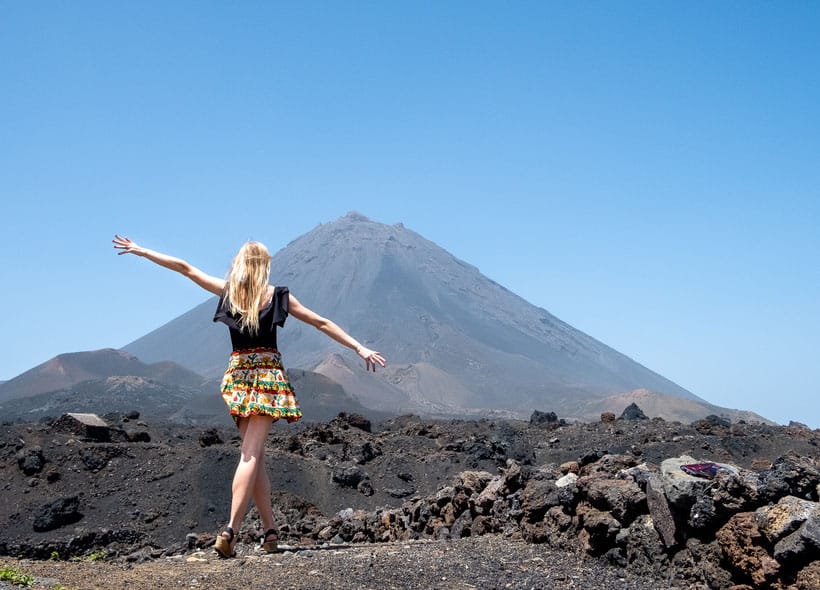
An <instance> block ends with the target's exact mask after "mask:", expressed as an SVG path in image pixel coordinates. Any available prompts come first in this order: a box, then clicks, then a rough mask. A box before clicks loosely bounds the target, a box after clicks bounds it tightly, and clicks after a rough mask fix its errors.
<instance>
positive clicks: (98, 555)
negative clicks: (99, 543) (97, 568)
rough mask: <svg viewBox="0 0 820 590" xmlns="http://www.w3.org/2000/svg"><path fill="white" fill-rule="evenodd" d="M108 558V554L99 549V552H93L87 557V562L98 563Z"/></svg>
mask: <svg viewBox="0 0 820 590" xmlns="http://www.w3.org/2000/svg"><path fill="white" fill-rule="evenodd" d="M106 557H108V552H107V551H106V550H105V549H100V550H99V551H95V552H94V553H92V554H90V555H89V556H88V561H100V560H101V559H105V558H106Z"/></svg>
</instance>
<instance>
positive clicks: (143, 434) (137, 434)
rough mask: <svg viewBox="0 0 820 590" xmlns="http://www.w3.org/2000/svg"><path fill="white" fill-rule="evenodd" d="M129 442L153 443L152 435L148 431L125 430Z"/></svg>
mask: <svg viewBox="0 0 820 590" xmlns="http://www.w3.org/2000/svg"><path fill="white" fill-rule="evenodd" d="M125 436H126V438H127V439H128V442H151V435H150V434H149V433H148V431H147V430H125Z"/></svg>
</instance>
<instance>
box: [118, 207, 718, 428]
mask: <svg viewBox="0 0 820 590" xmlns="http://www.w3.org/2000/svg"><path fill="white" fill-rule="evenodd" d="M271 276H272V281H273V282H275V283H277V284H281V285H288V286H290V287H291V291H292V293H293V294H294V295H296V296H297V297H298V298H299V299H300V301H302V303H304V304H305V305H307V306H308V307H310V308H312V309H313V310H315V311H316V312H318V313H320V314H322V315H324V316H326V317H329V318H331V319H333V320H334V321H336V323H338V324H339V325H341V326H342V327H343V328H345V329H346V330H348V331H349V332H350V333H351V334H353V335H354V336H355V337H356V338H358V339H359V340H360V341H361V342H362V343H363V344H365V345H367V346H369V347H371V348H375V349H377V350H380V351H381V352H383V353H384V354H385V356H386V357H387V358H388V359H389V360H390V362H391V365H393V366H399V367H404V368H405V369H406V370H409V368H411V367H412V368H413V370H415V371H416V373H418V374H423V375H425V378H424V379H423V380H422V381H423V385H422V386H423V387H424V389H428V390H429V389H433V390H436V391H437V392H438V393H437V394H436V395H437V397H438V399H437V402H438V403H439V404H440V405H442V406H445V407H449V408H454V409H457V408H496V409H509V410H512V411H514V412H519V413H526V412H528V411H531V409H532V408H536V407H537V408H548V409H554V410H556V411H563V412H567V413H573V412H572V410H573V409H574V408H577V406H578V404H579V403H586V402H587V401H594V400H595V399H600V398H604V397H607V396H610V395H614V394H616V393H619V392H623V391H630V390H634V389H639V388H646V389H650V390H652V391H657V392H661V393H666V394H670V395H674V396H679V397H683V398H687V399H694V400H699V398H697V397H696V396H695V395H693V394H692V393H691V392H689V391H687V390H685V389H683V388H682V387H680V386H678V385H676V384H675V383H673V382H671V381H669V380H668V379H666V378H664V377H662V376H661V375H658V374H657V373H655V372H653V371H651V370H649V369H647V368H646V367H644V366H642V365H640V364H638V363H636V362H635V361H633V360H632V359H630V358H628V357H626V356H625V355H623V354H621V353H619V352H618V351H616V350H614V349H612V348H610V347H608V346H606V345H605V344H603V343H601V342H599V341H597V340H595V339H594V338H592V337H590V336H588V335H587V334H584V333H583V332H580V331H579V330H576V329H575V328H573V327H572V326H570V325H568V324H566V323H565V322H563V321H561V320H560V319H558V318H556V317H555V316H553V315H551V314H550V313H548V312H547V311H546V310H544V309H541V308H539V307H536V306H534V305H531V304H530V303H528V302H527V301H525V300H524V299H522V298H521V297H518V296H517V295H515V294H514V293H512V292H510V291H509V290H507V289H505V288H504V287H502V286H501V285H499V284H497V283H495V282H494V281H492V280H490V279H489V278H487V277H485V276H483V275H482V274H481V273H480V272H479V271H478V269H476V268H475V267H473V266H471V265H470V264H467V263H465V262H463V261H461V260H459V259H457V258H455V257H454V256H452V255H451V254H450V253H448V252H446V251H445V250H443V249H442V248H440V247H438V246H436V245H435V244H434V243H432V242H430V241H429V240H426V239H424V238H423V237H421V236H420V235H418V234H416V233H415V232H412V231H410V230H408V229H406V228H405V227H404V226H402V225H401V224H397V225H392V226H389V225H384V224H381V223H376V222H373V221H371V220H369V219H367V218H365V217H363V216H361V215H358V214H355V213H351V214H348V215H346V216H345V217H342V218H340V219H337V220H336V221H333V222H331V223H327V224H323V225H319V226H318V227H316V228H315V229H313V230H312V231H310V232H308V233H307V234H305V235H303V236H301V237H300V238H297V239H296V240H294V241H293V242H291V243H290V244H288V246H287V247H285V248H284V249H282V250H280V251H279V252H277V253H276V254H275V255H274V256H273V261H272V264H271ZM215 305H216V299H215V298H214V299H212V300H209V301H207V302H205V303H203V304H202V305H200V306H197V307H195V308H194V309H192V310H190V311H189V312H187V313H186V314H184V315H182V316H180V317H179V318H177V319H175V320H173V321H172V322H170V323H168V324H166V325H164V326H162V327H160V328H158V329H157V330H154V331H153V332H151V333H150V334H147V335H146V336H144V337H142V338H140V339H139V340H136V341H135V342H132V343H131V344H129V345H128V346H126V347H125V348H126V350H128V351H130V352H132V353H133V354H136V355H137V356H139V357H140V358H143V359H145V360H148V361H160V360H172V361H175V362H177V363H179V364H183V365H185V366H187V367H189V368H190V369H192V370H195V371H197V372H199V373H202V374H204V375H208V376H215V375H218V374H219V373H220V372H221V371H222V370H223V368H224V365H225V362H226V358H227V354H228V351H229V345H228V338H227V333H226V332H227V330H226V328H225V327H224V326H222V325H221V324H220V325H214V324H213V323H212V321H211V319H212V317H213V312H214V307H215ZM280 343H281V346H280V348H281V349H282V351H283V354H284V358H285V363H286V365H287V366H290V367H300V368H306V369H314V368H317V370H318V371H319V372H324V371H328V376H330V377H332V378H333V379H334V380H337V381H339V382H340V383H341V384H342V386H344V388H345V389H346V390H347V391H349V392H350V393H351V394H352V395H354V396H356V395H357V393H356V390H355V388H354V387H352V385H355V383H354V382H356V383H360V379H359V378H358V377H357V378H355V379H353V378H351V379H350V380H349V381H350V382H349V383H348V382H345V381H344V379H342V380H339V373H340V371H339V370H338V362H335V364H334V362H333V361H332V360H329V359H328V357H329V355H331V354H338V355H340V356H341V357H342V358H345V359H347V364H348V365H349V366H350V367H354V366H360V365H361V363H360V362H359V361H358V360H357V359H356V357H355V355H353V354H352V353H351V352H350V351H348V350H346V349H343V348H342V347H340V346H339V345H338V344H336V343H335V342H332V341H331V340H330V339H328V338H327V337H325V336H324V335H322V334H320V333H319V332H317V331H316V330H314V329H313V328H311V327H309V326H306V325H304V324H301V323H299V322H298V321H295V320H293V319H290V320H289V321H288V322H287V324H286V326H285V328H284V330H283V331H282V334H281V338H280ZM329 366H336V367H337V368H336V369H334V370H332V371H331V370H330V369H328V367H329ZM358 370H359V371H360V369H358ZM435 375H437V376H438V377H439V381H438V382H439V383H441V384H443V385H441V386H440V387H439V386H438V385H437V382H436V379H435V377H434V376H435ZM368 378H369V379H370V380H371V381H370V383H369V385H368V387H369V388H370V389H373V388H376V389H379V390H380V391H381V392H382V393H383V394H384V395H385V396H386V399H388V400H392V401H391V402H390V403H388V404H387V405H390V404H391V403H395V404H396V405H395V406H393V407H409V406H418V405H419V403H421V405H423V403H422V402H423V399H422V398H423V396H421V398H420V397H419V387H420V386H419V383H421V382H420V381H419V379H418V378H414V379H405V378H399V377H397V376H396V372H395V371H392V370H391V371H387V372H383V373H381V374H379V375H377V376H376V377H375V380H376V381H375V382H374V381H373V379H374V378H373V376H372V375H371V376H368ZM377 384H378V387H377ZM397 391H398V392H399V393H400V394H401V396H402V399H396V395H398V394H397V393H396V392H397ZM378 395H379V392H378V391H372V392H371V393H369V394H367V395H363V396H362V397H361V398H360V399H361V400H362V401H363V402H364V401H366V400H367V399H370V400H371V401H372V400H373V399H375V398H377V397H378ZM414 399H415V401H414ZM699 401H702V400H699ZM376 405H377V407H380V409H382V407H384V406H385V404H376Z"/></svg>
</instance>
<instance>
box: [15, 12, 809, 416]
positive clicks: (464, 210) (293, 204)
mask: <svg viewBox="0 0 820 590" xmlns="http://www.w3.org/2000/svg"><path fill="white" fill-rule="evenodd" d="M818 26H820V4H818V3H816V2H789V3H785V4H784V3H762V2H756V3H748V2H742V3H732V2H721V3H713V2H691V3H679V2H678V3H672V2H669V3H663V2H648V3H640V2H629V3H613V2H600V3H599V2H583V3H581V2H571V3H570V2H561V3H548V2H500V1H499V2H475V1H471V2H407V3H402V2H338V3H334V2H315V3H314V2H289V3H275V2H259V3H253V2H241V3H227V2H202V1H198V2H116V3H112V2H37V3H33V2H6V1H4V2H0V55H2V56H3V58H2V60H0V88H2V91H0V113H2V114H1V115H0V197H1V199H0V203H1V204H0V207H2V222H1V223H2V231H0V264H2V268H3V269H4V271H5V272H4V276H5V280H6V285H5V288H4V289H3V290H2V296H1V297H2V307H3V309H4V317H3V322H2V323H3V330H2V338H1V339H0V359H2V360H0V379H9V378H11V377H14V376H15V375H17V374H19V373H21V372H23V371H25V370H27V369H29V368H31V367H33V366H35V365H37V364H39V363H41V362H43V361H45V360H47V359H49V358H51V357H53V356H54V355H57V354H59V353H62V352H69V351H77V350H89V349H96V348H102V347H119V346H122V345H124V344H126V343H128V342H130V341H131V340H133V339H135V338H137V337H139V336H141V335H143V334H145V333H147V332H148V331H150V330H152V329H154V328H156V327H158V326H159V325H162V324H163V323H165V322H166V321H168V320H170V319H172V318H174V317H176V316H177V315H179V314H181V313H183V312H185V311H187V310H188V309H190V308H191V307H193V306H194V305H196V304H198V303H199V302H201V301H203V300H204V299H205V298H206V295H205V294H204V293H203V292H201V291H198V290H197V289H196V287H194V286H192V285H191V284H189V283H187V282H186V281H185V280H184V279H182V278H181V277H177V276H173V275H171V274H170V273H168V274H166V273H164V272H163V271H162V270H160V269H158V268H156V267H153V266H151V265H149V264H148V263H146V262H145V261H141V260H137V259H132V258H128V259H123V258H122V257H117V256H115V255H114V254H113V251H112V250H111V248H110V238H111V235H112V234H113V233H114V232H122V233H125V234H127V235H130V236H132V237H133V238H134V239H137V240H139V241H141V242H143V243H144V244H145V245H147V246H151V247H155V248H157V249H162V250H166V251H169V252H170V253H172V254H176V255H179V256H182V257H185V258H188V259H189V260H191V261H192V262H194V263H195V264H197V265H199V266H201V267H202V268H204V269H205V270H207V271H209V272H212V273H215V274H222V273H224V271H225V270H226V269H227V265H228V263H229V260H230V257H231V256H232V254H233V253H234V251H235V249H236V248H237V247H238V246H239V245H240V244H241V243H242V242H244V241H245V240H246V239H248V238H255V239H259V240H262V241H264V242H266V243H267V244H268V246H269V247H270V248H271V249H272V250H277V249H279V248H281V247H283V246H284V245H286V244H287V243H288V242H289V241H290V240H292V239H294V238H296V237H298V236H299V235H301V234H303V233H304V232H306V231H308V230H310V229H311V228H313V227H314V226H316V225H317V224H319V223H321V222H327V221H330V220H333V219H335V218H337V217H339V216H341V215H344V214H345V213H346V212H347V211H349V210H356V211H359V212H361V213H363V214H365V215H367V216H368V217H371V218H372V219H375V220H377V221H381V222H385V223H396V222H403V223H404V224H405V225H406V226H408V227H409V228H411V229H414V230H415V231H417V232H419V233H421V234H422V235H424V236H425V237H427V238H428V239H430V240H432V241H434V242H436V243H438V244H439V245H441V246H443V247H445V248H446V249H448V250H450V251H451V252H452V253H453V254H455V255H456V256H458V257H460V258H462V259H464V260H466V261H468V262H470V263H472V264H474V265H476V266H478V267H479V268H480V269H481V271H482V272H483V273H484V274H486V275H487V276H489V277H490V278H492V279H494V280H496V281H497V282H499V283H501V284H503V285H505V286H506V287H508V288H509V289H511V290H512V291H514V292H516V293H518V294H520V295H522V296H523V297H524V298H526V299H528V300H529V301H531V302H532V303H534V304H536V305H539V306H541V307H544V308H546V309H547V310H549V311H550V312H552V313H554V314H555V315H557V316H558V317H560V318H561V319H563V320H565V321H567V322H569V323H571V324H572V325H574V326H576V327H577V328H579V329H581V330H584V331H585V332H587V333H589V334H590V335H592V336H594V337H596V338H598V339H600V340H602V341H603V342H605V343H607V344H609V345H611V346H613V347H615V348H616V349H618V350H620V351H622V352H624V353H625V354H627V355H629V356H631V357H632V358H634V359H636V360H637V361H639V362H641V363H643V364H644V365H646V366H648V367H650V368H652V369H653V370H655V371H657V372H659V373H661V374H663V375H664V376H666V377H668V378H670V379H672V380H674V381H676V382H678V383H679V384H680V385H682V386H684V387H686V388H688V389H690V390H691V391H693V392H694V393H696V394H698V395H700V396H702V397H704V398H706V399H707V400H709V401H711V402H713V403H716V404H720V405H724V406H729V407H736V408H743V409H750V410H754V411H757V412H759V413H761V414H763V415H764V416H767V417H769V418H772V419H774V420H777V421H780V422H786V421H788V420H790V419H795V420H800V421H803V422H806V423H809V424H810V425H812V426H814V427H820V401H818V400H820V362H818V356H819V355H818V353H820V265H819V264H818V261H819V260H820V256H819V255H820V232H818V227H820V68H818V67H817V64H818V63H820V41H818V38H819V37H818V35H817V30H818ZM304 299H305V298H304V297H303V300H304ZM317 311H321V310H317Z"/></svg>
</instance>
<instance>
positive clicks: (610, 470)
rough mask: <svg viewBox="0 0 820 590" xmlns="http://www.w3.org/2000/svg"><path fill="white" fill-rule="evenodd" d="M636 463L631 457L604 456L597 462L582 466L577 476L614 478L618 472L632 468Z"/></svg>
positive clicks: (619, 455)
mask: <svg viewBox="0 0 820 590" xmlns="http://www.w3.org/2000/svg"><path fill="white" fill-rule="evenodd" d="M636 463H637V461H636V459H635V457H634V456H632V455H621V454H605V455H603V456H602V457H601V458H600V459H598V460H597V461H595V462H593V463H590V464H588V465H584V466H583V467H581V469H580V471H579V472H578V473H579V475H599V476H604V477H612V476H616V475H617V474H618V472H620V471H622V470H624V469H628V468H630V467H633V466H634V465H635V464H636Z"/></svg>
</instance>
